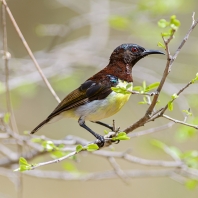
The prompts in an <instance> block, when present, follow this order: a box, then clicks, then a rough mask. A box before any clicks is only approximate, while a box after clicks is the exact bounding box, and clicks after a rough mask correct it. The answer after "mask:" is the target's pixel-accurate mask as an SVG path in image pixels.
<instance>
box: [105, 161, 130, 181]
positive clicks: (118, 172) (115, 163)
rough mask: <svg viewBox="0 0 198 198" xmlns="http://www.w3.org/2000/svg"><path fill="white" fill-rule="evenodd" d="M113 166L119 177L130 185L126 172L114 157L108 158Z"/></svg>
mask: <svg viewBox="0 0 198 198" xmlns="http://www.w3.org/2000/svg"><path fill="white" fill-rule="evenodd" d="M108 160H109V162H110V164H111V166H112V167H113V169H114V171H115V173H116V174H117V175H118V177H119V178H120V179H121V180H122V181H123V182H124V183H125V184H127V185H128V184H129V182H128V180H127V179H128V176H127V175H126V174H125V172H124V171H123V170H122V169H121V168H120V166H119V164H118V163H117V162H116V161H115V159H114V158H113V157H109V158H108Z"/></svg>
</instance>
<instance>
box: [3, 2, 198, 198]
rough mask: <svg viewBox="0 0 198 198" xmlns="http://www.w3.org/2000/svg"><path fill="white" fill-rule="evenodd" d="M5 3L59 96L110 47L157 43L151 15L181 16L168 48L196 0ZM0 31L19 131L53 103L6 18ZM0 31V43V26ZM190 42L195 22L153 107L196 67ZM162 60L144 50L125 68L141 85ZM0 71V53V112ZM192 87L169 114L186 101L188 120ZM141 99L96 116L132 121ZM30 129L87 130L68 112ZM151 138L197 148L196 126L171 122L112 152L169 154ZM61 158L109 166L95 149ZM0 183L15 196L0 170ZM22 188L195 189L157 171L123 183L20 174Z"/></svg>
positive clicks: (194, 193)
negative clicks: (5, 46)
mask: <svg viewBox="0 0 198 198" xmlns="http://www.w3.org/2000/svg"><path fill="white" fill-rule="evenodd" d="M7 3H8V5H9V7H10V9H11V11H12V13H13V15H14V17H15V20H16V22H17V23H18V25H19V27H20V29H21V31H22V33H23V35H24V37H25V38H26V41H27V42H28V44H29V46H30V48H31V50H32V51H33V52H34V55H35V57H36V59H37V61H38V63H39V64H40V66H41V68H42V69H43V72H44V74H45V75H46V77H47V78H48V79H49V81H50V83H51V84H52V86H53V88H54V89H55V91H56V92H57V94H58V95H59V97H60V98H61V99H63V98H64V96H65V95H66V94H68V93H69V92H70V91H71V90H73V89H74V88H76V87H77V86H78V85H79V84H80V83H82V82H83V81H84V80H86V79H87V78H88V77H89V76H91V75H93V74H94V73H96V72H97V71H99V70H100V69H102V68H103V67H105V66H106V65H107V64H108V59H109V56H110V54H111V52H112V51H113V50H114V49H115V48H116V47H117V46H118V45H120V44H122V43H137V44H139V45H141V46H143V47H145V48H148V49H159V47H158V46H157V43H158V42H159V41H160V42H162V39H161V36H160V33H161V32H162V31H163V30H162V29H160V28H159V27H158V26H157V22H158V20H160V19H162V18H165V19H167V20H169V17H170V16H171V15H173V14H174V15H176V16H177V18H178V19H179V20H180V21H181V27H180V29H179V31H178V32H177V33H176V37H175V39H174V40H173V41H172V42H171V45H170V50H171V52H174V51H175V50H176V49H177V47H178V46H179V44H180V43H181V40H182V39H183V37H184V36H185V34H186V33H187V31H188V29H189V27H190V25H191V23H192V13H193V11H195V12H197V14H196V15H195V16H198V2H197V1H196V0H189V1H185V0H166V1H164V0H149V1H148V0H140V1H138V0H136V1H135V0H122V1H119V0H117V1H116V0H81V1H79V0H78V1H77V0H26V1H22V0H21V1H19V0H15V1H7ZM195 18H197V17H195ZM1 30H2V24H1ZM7 32H8V47H9V52H10V53H11V55H12V59H11V60H10V62H9V66H10V87H11V95H12V103H13V106H14V112H15V116H16V121H17V125H18V128H19V131H20V133H23V131H25V130H31V129H33V128H34V127H35V126H36V125H37V124H38V123H40V121H42V120H43V119H44V118H46V116H48V114H49V113H51V111H52V110H53V109H54V108H55V107H56V105H57V102H56V101H55V99H54V98H53V96H52V95H51V94H50V92H49V91H48V89H47V88H46V86H45V84H44V83H43V81H42V80H41V78H40V76H39V74H38V72H37V71H36V69H35V67H34V65H33V63H32V61H31V60H30V58H29V56H28V55H27V52H26V50H25V48H24V47H23V45H22V43H21V40H20V39H19V37H18V35H17V34H16V31H15V29H14V28H13V26H12V24H11V22H10V20H9V18H8V17H7ZM0 36H1V42H0V46H1V49H2V31H1V32H0ZM197 43H198V30H197V29H195V31H194V32H193V33H192V34H191V35H190V38H189V40H188V41H187V43H186V45H185V46H184V48H182V50H181V53H180V55H179V57H178V59H177V60H176V62H175V63H174V66H173V68H172V71H171V73H170V75H169V77H168V79H167V82H166V84H165V86H164V90H163V93H162V96H161V97H160V104H159V105H158V106H159V107H162V106H163V105H165V104H166V103H167V101H169V100H170V96H171V95H172V94H174V93H175V92H177V91H178V90H179V89H180V88H181V87H182V86H183V85H184V84H185V83H187V82H188V81H189V80H191V79H192V78H194V76H195V73H197V71H198V69H197V68H198V66H197V62H198V61H197V54H198V45H197ZM159 50H163V49H159ZM165 64H166V57H165V56H150V57H148V58H147V59H143V60H141V61H140V62H138V64H137V65H136V66H135V67H134V69H133V77H134V85H135V86H138V85H141V84H142V81H143V80H145V81H146V82H147V83H148V84H150V83H153V82H157V81H159V80H160V79H161V76H162V74H163V69H164V67H165ZM4 73H5V72H4V62H3V60H0V112H5V111H6V100H5V93H4V85H3V82H4V78H5V77H4ZM197 91H198V88H197V84H194V85H192V86H191V87H190V88H189V89H187V90H186V91H185V93H184V94H183V96H181V97H180V98H179V99H178V100H177V103H176V104H175V109H174V111H173V112H171V113H169V115H170V116H171V117H174V118H176V119H179V120H182V119H183V117H184V114H183V113H182V110H183V109H188V108H189V107H191V110H192V112H193V115H194V117H193V118H191V119H190V120H189V122H190V121H193V120H194V119H195V118H196V116H198V111H197V109H198V108H197V107H198V102H197V101H198V100H197ZM141 100H142V96H138V95H133V96H132V97H131V99H130V101H129V102H128V103H127V105H126V106H125V107H124V108H123V109H122V110H121V111H120V112H119V113H118V114H116V115H115V116H113V117H111V118H108V119H106V120H104V122H106V123H112V119H115V120H116V123H117V125H118V126H120V127H121V128H125V127H126V126H128V125H130V124H132V123H133V122H135V121H136V120H137V119H138V118H140V117H141V116H142V115H143V114H144V112H145V110H146V108H147V106H146V105H139V104H138V102H139V101H141ZM165 123H167V120H164V119H162V118H161V119H158V120H157V121H155V122H154V123H150V124H148V125H146V126H145V127H142V128H139V129H138V130H143V129H147V128H151V127H154V126H160V125H162V124H165ZM87 124H88V126H90V127H91V128H93V129H94V130H95V131H97V132H99V133H100V134H102V133H103V130H104V128H103V127H100V126H97V125H94V124H92V123H87ZM196 124H198V123H196ZM136 131H137V130H136ZM37 134H38V135H46V136H47V137H50V138H53V139H63V138H64V137H65V136H66V135H69V134H73V135H77V136H80V137H83V138H86V139H87V140H93V137H92V136H91V135H90V134H89V133H88V132H86V131H85V130H83V129H82V128H80V127H79V125H78V123H77V121H76V120H70V119H64V120H61V121H59V122H56V123H54V124H50V125H46V126H45V127H43V128H42V129H41V130H40V131H39V132H38V133H37ZM152 139H158V140H160V141H163V142H165V143H166V144H167V145H174V146H177V147H178V148H180V149H181V150H182V151H187V150H196V149H198V144H197V142H198V136H197V134H196V132H195V131H194V130H191V131H190V132H189V131H187V130H184V129H183V128H181V127H180V126H178V125H174V126H173V127H172V128H171V129H167V130H164V131H160V132H157V133H153V134H150V135H145V136H141V137H138V138H132V139H131V140H130V141H124V142H121V143H120V144H119V145H115V146H114V148H115V150H116V151H126V150H127V149H128V148H131V149H132V151H131V154H132V155H135V156H138V157H142V158H146V159H163V160H172V159H171V158H170V157H169V156H167V155H166V154H165V153H164V152H163V151H161V150H159V149H157V148H156V147H154V146H152V145H151V144H150V140H152ZM49 159H50V157H49V156H40V157H38V158H37V159H36V160H35V161H34V162H42V161H46V160H49ZM69 161H70V162H71V163H72V164H73V165H74V166H76V168H77V169H78V170H79V171H80V172H84V173H88V172H99V171H105V170H112V167H111V166H110V164H109V162H108V161H107V160H105V159H103V158H100V157H96V156H90V155H81V156H78V162H75V161H72V160H69ZM118 162H119V164H120V166H121V168H123V169H124V170H135V169H138V170H145V169H156V167H153V168H152V167H146V166H140V165H138V164H132V163H128V162H125V161H122V160H118ZM64 163H65V162H62V163H60V164H53V165H49V166H45V167H43V169H45V170H64ZM0 184H1V185H0V197H8V198H9V197H17V193H16V189H15V187H14V185H13V184H12V182H10V180H9V179H8V178H6V177H3V176H2V177H1V176H0ZM23 195H24V197H25V198H26V197H28V198H33V197H37V198H41V197H48V198H54V197H83V198H84V197H95V198H99V197H101V196H102V197H123V198H125V197H139V198H143V197H152V198H159V197H161V198H165V197H169V198H175V197H180V198H186V197H189V198H196V197H198V190H197V189H194V190H189V189H187V188H186V187H185V186H184V185H182V184H180V183H178V182H176V181H174V180H171V179H170V178H163V177H156V178H155V177H153V178H152V177H148V178H133V179H130V185H125V184H124V183H123V182H122V181H121V180H120V179H119V178H118V179H109V180H99V181H83V182H82V181H63V180H49V179H41V178H36V177H30V176H24V177H23Z"/></svg>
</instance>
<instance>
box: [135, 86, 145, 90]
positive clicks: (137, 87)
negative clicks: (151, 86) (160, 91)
mask: <svg viewBox="0 0 198 198" xmlns="http://www.w3.org/2000/svg"><path fill="white" fill-rule="evenodd" d="M133 90H134V91H142V90H143V88H142V87H141V86H135V87H133Z"/></svg>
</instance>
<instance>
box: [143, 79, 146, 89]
mask: <svg viewBox="0 0 198 198" xmlns="http://www.w3.org/2000/svg"><path fill="white" fill-rule="evenodd" d="M142 87H143V91H145V90H146V81H145V80H144V81H143V83H142Z"/></svg>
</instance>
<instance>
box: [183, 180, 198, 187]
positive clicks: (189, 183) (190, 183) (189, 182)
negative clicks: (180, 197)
mask: <svg viewBox="0 0 198 198" xmlns="http://www.w3.org/2000/svg"><path fill="white" fill-rule="evenodd" d="M197 185H198V181H197V180H195V179H189V180H187V181H186V183H185V186H186V187H187V188H188V189H190V190H193V189H195V188H196V187H197Z"/></svg>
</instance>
